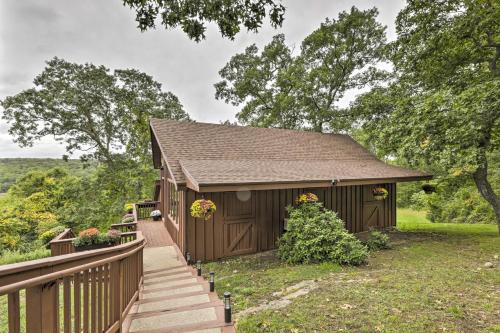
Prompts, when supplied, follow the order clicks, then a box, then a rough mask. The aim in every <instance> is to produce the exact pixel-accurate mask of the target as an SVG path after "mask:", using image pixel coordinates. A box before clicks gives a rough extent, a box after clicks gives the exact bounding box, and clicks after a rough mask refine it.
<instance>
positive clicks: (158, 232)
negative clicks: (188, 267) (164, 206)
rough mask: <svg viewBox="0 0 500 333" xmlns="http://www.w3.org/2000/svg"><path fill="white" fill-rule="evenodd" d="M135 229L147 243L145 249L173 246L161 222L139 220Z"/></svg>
mask: <svg viewBox="0 0 500 333" xmlns="http://www.w3.org/2000/svg"><path fill="white" fill-rule="evenodd" d="M137 229H138V230H140V231H141V232H142V235H143V236H144V238H146V240H147V241H148V243H147V244H146V248H149V247H161V246H173V245H175V243H174V241H173V240H172V237H170V235H169V233H168V231H167V228H165V226H164V225H163V222H162V221H153V220H139V221H137Z"/></svg>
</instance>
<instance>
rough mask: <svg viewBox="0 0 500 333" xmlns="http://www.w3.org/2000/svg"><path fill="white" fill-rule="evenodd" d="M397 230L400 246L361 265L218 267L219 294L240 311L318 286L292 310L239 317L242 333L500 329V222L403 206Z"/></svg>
mask: <svg viewBox="0 0 500 333" xmlns="http://www.w3.org/2000/svg"><path fill="white" fill-rule="evenodd" d="M398 228H399V230H400V231H397V232H393V233H391V239H392V243H393V248H392V249H391V250H386V251H380V252H375V253H372V255H371V257H370V260H369V263H368V265H365V266H361V267H339V266H337V265H296V266H290V265H285V264H282V263H280V262H279V261H278V260H277V259H276V258H275V257H274V256H273V255H272V254H269V253H268V254H267V255H257V256H247V257H242V258H239V259H235V260H227V261H225V262H219V263H212V264H210V265H209V269H211V270H213V271H215V273H216V283H217V284H216V288H217V291H218V293H219V294H222V293H223V292H224V291H230V292H231V293H232V295H233V296H232V297H233V300H234V302H235V304H234V311H235V312H236V313H238V312H240V311H241V310H243V309H246V308H248V307H252V306H256V305H258V304H261V303H263V302H266V301H270V300H273V299H276V298H277V297H276V296H273V292H276V291H280V290H283V289H284V288H286V287H288V286H290V285H293V284H295V283H297V282H299V281H301V280H307V279H316V280H317V281H318V284H319V288H318V289H316V290H314V291H312V292H310V293H309V294H308V295H306V296H301V297H298V298H296V299H294V300H293V301H292V303H291V304H290V305H288V306H287V307H285V308H282V309H272V310H266V311H261V312H258V313H256V314H254V315H249V316H246V317H243V318H239V320H238V322H237V330H238V331H239V332H412V333H413V332H500V269H499V266H500V260H498V259H495V257H494V256H495V255H500V238H499V236H498V230H497V228H496V226H495V225H470V224H467V225H460V224H434V223H430V222H429V221H428V220H427V219H426V218H425V213H424V212H416V211H412V210H408V209H403V210H398ZM486 261H491V262H494V264H495V268H492V269H491V268H485V267H484V263H485V262H486Z"/></svg>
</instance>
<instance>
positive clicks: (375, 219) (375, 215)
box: [363, 202, 383, 231]
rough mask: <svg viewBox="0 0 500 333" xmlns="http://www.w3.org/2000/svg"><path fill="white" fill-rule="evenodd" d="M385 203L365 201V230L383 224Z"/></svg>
mask: <svg viewBox="0 0 500 333" xmlns="http://www.w3.org/2000/svg"><path fill="white" fill-rule="evenodd" d="M382 213H383V205H382V203H380V202H364V203H363V231H367V230H370V229H377V228H379V227H381V226H383V215H382Z"/></svg>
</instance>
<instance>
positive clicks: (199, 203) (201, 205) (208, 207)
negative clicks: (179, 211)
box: [191, 199, 217, 221]
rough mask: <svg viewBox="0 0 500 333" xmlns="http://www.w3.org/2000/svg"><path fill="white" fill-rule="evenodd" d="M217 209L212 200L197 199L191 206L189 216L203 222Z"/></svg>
mask: <svg viewBox="0 0 500 333" xmlns="http://www.w3.org/2000/svg"><path fill="white" fill-rule="evenodd" d="M216 210H217V207H216V206H215V204H214V203H213V201H212V200H205V199H199V200H196V201H195V202H193V204H192V205H191V216H192V217H195V218H199V219H203V220H205V221H206V220H208V219H209V218H210V217H211V216H212V214H213V213H215V211H216Z"/></svg>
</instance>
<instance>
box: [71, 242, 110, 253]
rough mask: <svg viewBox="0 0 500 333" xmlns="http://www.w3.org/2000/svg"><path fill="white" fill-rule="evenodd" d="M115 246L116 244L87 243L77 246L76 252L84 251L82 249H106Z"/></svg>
mask: <svg viewBox="0 0 500 333" xmlns="http://www.w3.org/2000/svg"><path fill="white" fill-rule="evenodd" d="M112 246H115V245H114V244H92V245H86V246H79V247H76V246H75V252H82V251H90V250H98V249H104V248H105V247H112Z"/></svg>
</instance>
